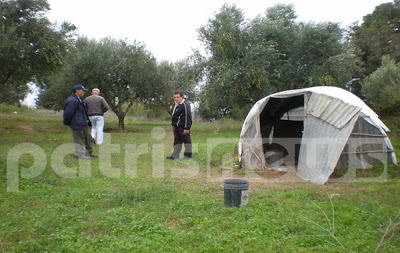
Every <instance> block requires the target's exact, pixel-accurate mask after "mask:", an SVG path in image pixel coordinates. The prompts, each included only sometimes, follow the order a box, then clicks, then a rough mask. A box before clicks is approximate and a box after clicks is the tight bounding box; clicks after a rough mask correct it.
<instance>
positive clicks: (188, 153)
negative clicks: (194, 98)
mask: <svg viewBox="0 0 400 253" xmlns="http://www.w3.org/2000/svg"><path fill="white" fill-rule="evenodd" d="M174 100H175V103H174V105H173V106H172V120H171V130H172V131H173V133H174V152H173V153H172V154H171V156H167V159H171V160H174V159H179V154H180V152H181V150H182V143H184V144H185V152H184V153H183V155H184V156H183V158H182V159H181V161H185V160H188V159H190V158H191V157H192V140H191V138H190V128H191V127H192V112H191V109H190V104H189V103H188V102H187V101H185V99H184V98H183V92H182V91H175V92H174Z"/></svg>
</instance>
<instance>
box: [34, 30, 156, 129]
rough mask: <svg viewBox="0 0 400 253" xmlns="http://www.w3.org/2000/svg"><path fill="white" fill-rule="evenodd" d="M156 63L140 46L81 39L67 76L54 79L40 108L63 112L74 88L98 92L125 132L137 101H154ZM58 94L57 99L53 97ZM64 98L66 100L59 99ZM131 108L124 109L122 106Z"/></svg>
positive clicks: (40, 97)
mask: <svg viewBox="0 0 400 253" xmlns="http://www.w3.org/2000/svg"><path fill="white" fill-rule="evenodd" d="M156 73H157V63H156V59H155V58H154V57H152V56H151V54H150V53H149V52H148V51H146V49H145V47H144V45H142V44H140V43H136V42H135V43H133V44H128V43H127V42H126V41H123V40H119V41H117V40H114V39H111V38H105V39H102V40H101V41H99V42H97V41H96V40H87V39H86V38H80V39H79V40H78V41H77V43H76V52H75V53H74V55H73V56H72V57H71V58H70V62H69V65H68V67H67V69H66V70H65V72H63V73H62V74H61V75H59V76H52V78H51V79H49V82H48V83H47V85H48V87H47V89H45V90H42V92H41V95H40V96H39V101H40V102H39V105H41V106H45V107H47V108H48V107H50V108H54V109H61V108H62V105H63V103H64V101H65V100H64V99H61V100H60V99H59V98H60V97H64V98H67V97H68V95H69V94H70V91H71V89H72V87H73V86H74V85H75V84H83V85H84V86H85V87H87V88H88V89H89V90H91V89H93V88H99V89H100V91H101V95H102V96H103V97H104V98H105V99H106V101H107V103H108V104H109V106H110V107H111V109H112V111H113V112H114V113H115V114H116V115H117V116H118V118H119V129H121V130H122V129H124V118H125V115H126V114H127V113H128V111H129V110H130V108H131V107H132V105H133V104H134V103H135V101H142V102H146V101H151V98H152V94H153V91H154V90H155V89H156V87H157V85H158V82H157V75H156ZM52 91H56V94H57V96H53V93H52ZM61 93H62V94H64V95H63V96H60V95H61ZM124 104H127V105H128V106H127V107H125V108H123V105H124Z"/></svg>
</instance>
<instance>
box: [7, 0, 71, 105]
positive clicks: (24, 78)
mask: <svg viewBox="0 0 400 253" xmlns="http://www.w3.org/2000/svg"><path fill="white" fill-rule="evenodd" d="M49 9H50V6H49V4H48V3H47V1H46V0H13V1H1V2H0V29H1V33H0V103H1V102H7V103H10V104H18V103H19V100H20V99H22V98H24V96H25V94H26V92H27V91H28V90H29V88H28V86H27V83H29V82H35V83H37V84H39V85H40V84H41V83H42V82H43V80H44V78H46V77H48V76H49V75H51V74H52V73H55V72H56V71H58V70H59V69H60V68H61V67H62V66H63V65H64V57H65V56H66V55H67V54H68V48H69V45H70V43H69V40H70V39H71V36H72V35H73V34H72V32H73V31H74V30H75V26H73V25H71V24H69V23H68V22H65V23H63V24H62V25H61V26H60V27H58V28H57V27H55V26H54V25H52V24H51V23H50V22H49V20H48V19H47V18H46V17H45V13H46V12H47V11H48V10H49Z"/></svg>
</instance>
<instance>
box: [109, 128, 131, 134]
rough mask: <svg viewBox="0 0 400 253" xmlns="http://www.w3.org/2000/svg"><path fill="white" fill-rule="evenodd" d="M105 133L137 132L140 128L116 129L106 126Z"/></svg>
mask: <svg viewBox="0 0 400 253" xmlns="http://www.w3.org/2000/svg"><path fill="white" fill-rule="evenodd" d="M104 132H105V133H136V132H138V130H136V129H134V130H119V129H115V128H106V129H104Z"/></svg>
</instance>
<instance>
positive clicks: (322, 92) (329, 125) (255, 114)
mask: <svg viewBox="0 0 400 253" xmlns="http://www.w3.org/2000/svg"><path fill="white" fill-rule="evenodd" d="M296 97H297V98H296ZM299 97H301V98H300V99H298V98H299ZM303 97H304V98H303ZM291 99H292V100H291ZM280 100H282V102H279V101H280ZM299 101H301V103H303V102H302V101H304V103H303V104H301V105H298V104H299ZM291 102H293V103H296V105H294V106H293V108H292V107H291V104H290V103H291ZM267 105H268V106H267ZM280 106H281V108H280ZM266 108H267V109H268V110H271V111H270V112H269V111H265V110H267V109H266ZM285 109H287V111H284V112H282V110H285ZM261 114H262V118H263V120H262V122H261V120H260V115H261ZM276 117H278V118H276ZM360 117H362V119H363V120H364V121H363V122H366V124H368V125H370V126H371V127H373V128H374V129H376V131H377V132H379V133H381V135H382V138H381V140H383V143H385V146H386V147H384V148H385V149H387V150H388V151H391V152H388V153H387V154H389V156H390V157H391V160H392V162H394V163H397V161H396V157H395V154H394V152H393V147H392V145H391V143H390V140H389V138H388V137H387V135H386V131H389V129H388V128H387V127H386V126H385V124H384V123H383V122H382V121H381V120H380V119H379V118H378V115H377V114H376V113H375V112H373V111H372V110H371V109H370V108H369V107H368V106H367V105H366V104H365V103H364V102H362V101H361V100H360V99H359V98H358V97H357V96H355V95H354V94H352V93H351V92H348V91H346V90H343V89H340V88H337V87H326V86H324V87H312V88H307V89H299V90H289V91H284V92H279V93H275V94H272V95H270V96H267V97H265V98H263V99H261V100H259V101H258V102H257V103H256V104H255V105H254V106H253V108H252V109H251V110H250V112H249V114H248V115H247V117H246V119H245V121H244V123H243V127H242V131H241V134H240V141H239V159H240V161H241V162H242V165H243V166H244V168H250V169H258V168H265V167H266V163H265V157H264V152H265V151H264V150H263V144H264V143H265V142H266V141H272V140H271V138H272V135H273V124H275V123H273V122H276V119H278V120H279V119H280V120H289V121H292V120H294V121H303V122H304V125H303V126H304V129H303V134H302V139H301V147H300V153H299V157H298V166H297V168H298V170H297V175H298V176H299V177H301V178H303V179H305V180H308V181H311V182H313V183H317V184H323V183H325V182H326V181H327V180H328V178H329V176H330V175H331V174H332V172H333V170H334V169H335V166H336V165H337V163H338V161H339V159H340V157H341V154H342V152H343V149H344V148H345V146H346V143H347V142H348V140H349V138H350V136H351V134H352V131H353V128H354V126H355V124H356V122H358V120H359V119H360ZM263 124H269V126H267V127H266V129H267V133H268V131H270V133H271V136H265V131H264V133H262V127H263V128H264V130H265V126H264V125H263ZM280 126H281V124H280ZM271 129H272V130H271ZM281 132H282V131H281ZM263 134H264V135H263ZM300 134H301V133H300ZM266 138H267V139H269V140H265V139H266ZM368 141H370V142H371V140H368ZM380 142H381V143H382V141H380Z"/></svg>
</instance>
